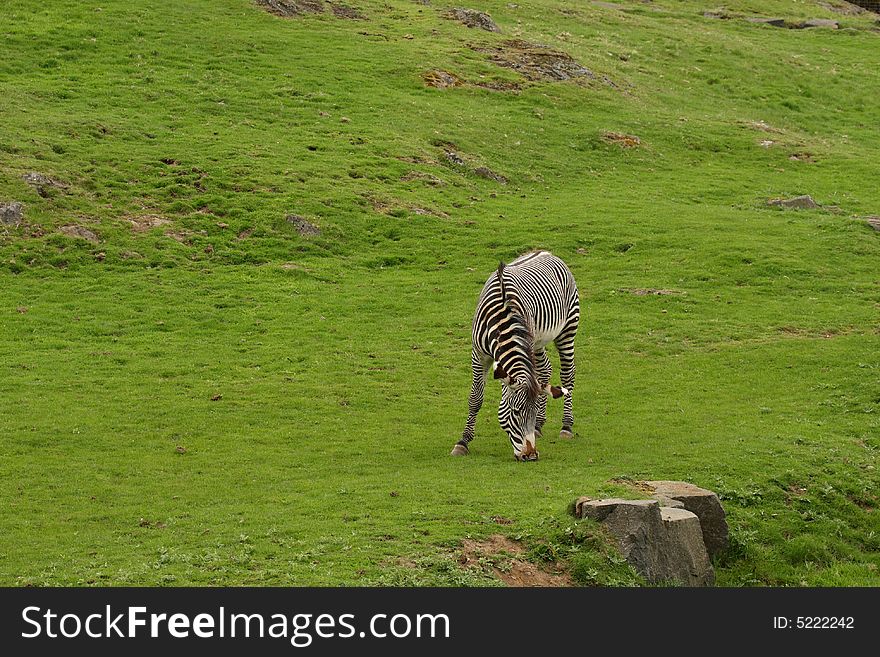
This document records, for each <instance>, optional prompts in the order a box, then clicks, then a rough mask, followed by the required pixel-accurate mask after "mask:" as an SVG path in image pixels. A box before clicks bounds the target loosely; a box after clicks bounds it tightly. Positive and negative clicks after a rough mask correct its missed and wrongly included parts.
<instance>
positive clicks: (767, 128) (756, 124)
mask: <svg viewBox="0 0 880 657" xmlns="http://www.w3.org/2000/svg"><path fill="white" fill-rule="evenodd" d="M739 124H740V125H741V126H743V127H746V128H751V129H752V130H760V131H761V132H773V133H777V134H778V133H780V132H782V130H780V129H779V128H774V127H773V126H772V125H770V124H769V123H767V122H766V121H751V120H748V121H745V120H744V121H740V122H739Z"/></svg>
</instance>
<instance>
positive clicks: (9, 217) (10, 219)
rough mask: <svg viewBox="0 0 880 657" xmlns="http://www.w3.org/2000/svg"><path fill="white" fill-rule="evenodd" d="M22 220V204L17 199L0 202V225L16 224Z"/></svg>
mask: <svg viewBox="0 0 880 657" xmlns="http://www.w3.org/2000/svg"><path fill="white" fill-rule="evenodd" d="M21 220H22V205H21V203H19V202H18V201H12V202H11V203H0V225H3V226H18V224H20V223H21Z"/></svg>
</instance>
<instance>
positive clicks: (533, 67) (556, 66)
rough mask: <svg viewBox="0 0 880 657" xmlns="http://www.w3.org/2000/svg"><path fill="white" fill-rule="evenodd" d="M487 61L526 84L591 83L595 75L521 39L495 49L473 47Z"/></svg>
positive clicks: (561, 55)
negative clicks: (556, 82) (580, 80)
mask: <svg viewBox="0 0 880 657" xmlns="http://www.w3.org/2000/svg"><path fill="white" fill-rule="evenodd" d="M473 49H474V50H475V51H477V52H483V53H486V54H487V55H488V57H489V60H490V61H492V62H494V63H495V64H497V65H498V66H503V67H504V68H510V69H513V70H515V71H517V72H518V73H520V74H521V75H522V76H523V77H525V78H526V79H527V80H531V81H540V80H557V81H561V80H572V79H577V78H588V79H595V77H596V75H595V74H594V73H593V72H592V71H591V70H590V69H588V68H586V67H585V66H582V65H581V64H579V63H578V62H577V61H575V59H574V58H573V57H572V56H571V55H569V54H568V53H566V52H563V51H561V50H555V49H553V48H551V47H549V46H544V45H541V44H537V43H530V42H529V41H523V40H522V39H508V40H507V41H504V42H502V43H501V44H500V45H499V46H473Z"/></svg>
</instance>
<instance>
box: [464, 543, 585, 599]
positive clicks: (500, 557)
mask: <svg viewBox="0 0 880 657" xmlns="http://www.w3.org/2000/svg"><path fill="white" fill-rule="evenodd" d="M524 553H525V548H524V547H523V546H522V545H521V544H519V543H517V542H516V541H513V540H511V539H509V538H507V537H506V536H502V535H500V534H494V535H492V536H489V537H488V538H486V539H484V540H482V541H477V540H473V539H466V540H464V541H462V548H461V554H460V555H459V558H458V562H459V563H460V564H461V565H462V566H463V567H464V568H483V567H485V566H486V565H488V566H489V568H490V569H491V571H492V572H493V574H494V575H495V576H496V577H497V578H498V579H500V580H501V581H502V582H504V583H505V584H507V585H508V586H517V587H525V586H529V587H532V586H574V583H573V582H572V579H571V576H570V575H569V574H568V573H567V572H565V571H564V570H562V569H561V568H559V567H556V569H554V570H552V571H549V570H543V569H541V568H539V567H538V566H537V565H536V564H534V563H532V562H530V561H526V560H525V559H522V558H520V556H521V555H523V554H524ZM518 555H519V556H518Z"/></svg>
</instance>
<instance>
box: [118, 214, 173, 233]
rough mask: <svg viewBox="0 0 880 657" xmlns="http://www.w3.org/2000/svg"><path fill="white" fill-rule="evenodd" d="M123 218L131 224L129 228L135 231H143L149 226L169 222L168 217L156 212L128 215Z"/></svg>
mask: <svg viewBox="0 0 880 657" xmlns="http://www.w3.org/2000/svg"><path fill="white" fill-rule="evenodd" d="M125 219H126V221H128V222H129V223H130V224H131V229H132V230H133V231H134V232H136V233H145V232H146V231H148V230H150V229H151V228H157V227H158V226H164V225H166V224H170V223H171V220H170V219H166V218H165V217H160V216H159V215H157V214H141V215H129V216H127V217H125Z"/></svg>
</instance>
